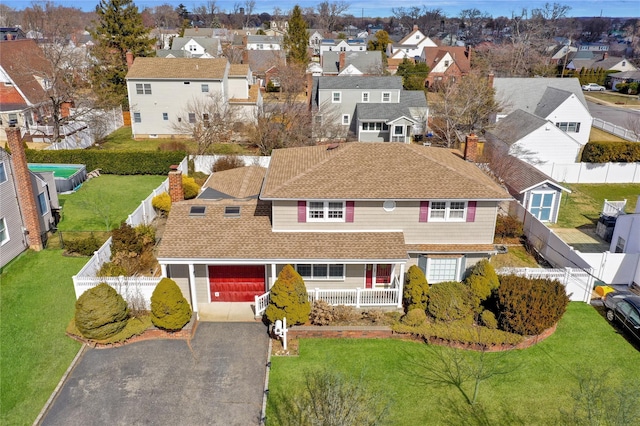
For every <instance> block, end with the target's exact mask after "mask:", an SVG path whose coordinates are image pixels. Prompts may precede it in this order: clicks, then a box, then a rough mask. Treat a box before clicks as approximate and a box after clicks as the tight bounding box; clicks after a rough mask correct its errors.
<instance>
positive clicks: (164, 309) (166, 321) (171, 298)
mask: <svg viewBox="0 0 640 426" xmlns="http://www.w3.org/2000/svg"><path fill="white" fill-rule="evenodd" d="M189 320H191V306H189V302H188V301H187V299H185V298H184V296H183V295H182V291H180V287H178V284H176V282H175V281H173V280H172V279H170V278H163V279H161V280H160V282H159V283H158V285H157V286H156V288H155V290H153V294H152V295H151V322H152V323H153V325H155V326H156V327H158V328H162V329H165V330H170V331H175V330H180V329H181V328H182V327H184V326H185V325H186V324H187V323H188V322H189Z"/></svg>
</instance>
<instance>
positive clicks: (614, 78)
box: [609, 71, 640, 90]
mask: <svg viewBox="0 0 640 426" xmlns="http://www.w3.org/2000/svg"><path fill="white" fill-rule="evenodd" d="M609 78H610V79H611V88H612V89H613V90H618V89H617V86H618V84H620V83H633V82H640V71H626V72H617V73H615V74H610V75H609Z"/></svg>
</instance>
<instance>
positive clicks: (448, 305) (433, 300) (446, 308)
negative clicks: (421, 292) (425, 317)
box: [427, 281, 473, 321]
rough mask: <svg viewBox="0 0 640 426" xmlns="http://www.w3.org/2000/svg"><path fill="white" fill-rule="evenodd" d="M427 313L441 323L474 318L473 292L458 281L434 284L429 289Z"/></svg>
mask: <svg viewBox="0 0 640 426" xmlns="http://www.w3.org/2000/svg"><path fill="white" fill-rule="evenodd" d="M427 312H428V313H429V314H430V315H431V316H432V317H433V318H435V319H437V320H440V321H457V320H461V319H469V318H473V299H472V295H471V290H470V289H469V287H468V286H467V285H465V284H464V283H460V282H457V281H447V282H442V283H438V284H434V285H432V286H431V288H430V289H429V303H428V304H427Z"/></svg>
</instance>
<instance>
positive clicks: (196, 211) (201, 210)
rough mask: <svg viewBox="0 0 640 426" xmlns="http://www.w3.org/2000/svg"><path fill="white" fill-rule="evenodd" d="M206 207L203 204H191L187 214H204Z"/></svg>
mask: <svg viewBox="0 0 640 426" xmlns="http://www.w3.org/2000/svg"><path fill="white" fill-rule="evenodd" d="M206 210H207V208H206V207H205V206H191V209H190V210H189V216H204V213H205V212H206Z"/></svg>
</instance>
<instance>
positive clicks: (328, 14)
mask: <svg viewBox="0 0 640 426" xmlns="http://www.w3.org/2000/svg"><path fill="white" fill-rule="evenodd" d="M347 9H349V3H347V2H345V1H334V2H329V1H323V2H321V3H320V4H318V6H317V11H318V18H319V21H320V22H319V23H320V25H321V26H322V28H326V29H327V30H329V31H334V30H335V29H336V27H337V24H338V19H339V18H340V15H342V14H343V13H344V12H345V11H346V10H347Z"/></svg>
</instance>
